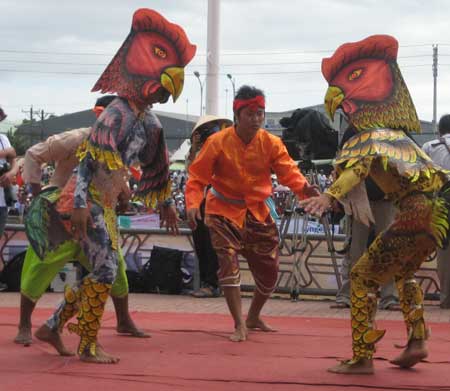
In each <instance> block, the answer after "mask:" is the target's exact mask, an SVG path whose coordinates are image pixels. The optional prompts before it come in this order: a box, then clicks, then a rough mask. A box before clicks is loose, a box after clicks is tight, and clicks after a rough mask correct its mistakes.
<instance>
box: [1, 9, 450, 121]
mask: <svg viewBox="0 0 450 391" xmlns="http://www.w3.org/2000/svg"><path fill="white" fill-rule="evenodd" d="M220 1H221V25H220V29H221V38H220V42H221V46H220V49H221V56H220V62H221V70H220V73H221V76H220V104H219V109H220V111H221V114H222V115H227V116H229V117H230V116H231V96H232V85H231V82H230V80H229V79H228V78H227V77H226V75H227V74H228V73H229V74H232V75H233V77H234V78H235V81H236V86H237V87H238V86H239V85H241V84H251V85H255V86H258V87H260V88H262V89H263V90H264V91H265V93H266V95H267V110H268V111H285V110H290V109H294V108H297V107H305V106H310V105H314V104H318V103H322V101H323V96H324V93H325V90H326V83H325V82H324V79H323V77H322V74H321V73H320V61H321V59H322V58H323V57H328V56H329V55H331V54H332V52H333V51H334V50H335V49H336V48H337V47H338V46H339V45H341V44H342V43H345V42H351V41H357V40H360V39H363V38H365V37H367V36H369V35H372V34H391V35H393V36H395V37H396V38H397V39H398V41H399V43H400V50H399V59H398V62H399V64H400V67H401V69H402V72H403V76H404V78H405V80H406V83H407V85H408V87H409V89H410V92H411V94H412V97H413V100H414V102H415V104H416V108H417V111H418V113H419V117H420V118H421V119H424V120H431V119H432V115H433V77H432V67H431V65H432V45H433V44H438V49H439V64H440V65H439V78H438V106H437V113H438V118H439V116H440V115H442V114H445V113H449V112H450V34H449V30H448V19H449V18H448V17H449V15H450V1H446V0H427V1H425V0H388V1H387V0H359V1H353V0H321V1H317V0H277V1H273V0H220ZM207 4H208V2H207V0H153V1H150V0H148V1H140V0H126V1H124V0H95V1H87V0H77V1H67V0H64V1H61V0H39V1H35V0H20V1H17V0H0V36H1V37H2V45H1V47H0V105H1V106H3V108H4V110H5V111H6V112H7V113H8V114H9V118H8V119H7V120H10V121H17V120H21V119H23V118H24V117H26V115H27V114H24V113H23V112H22V111H27V110H29V108H30V106H31V105H33V107H34V109H43V110H45V111H46V112H48V113H54V114H55V115H62V114H64V113H70V112H75V111H80V110H85V109H88V108H91V107H92V105H93V103H94V102H95V99H96V98H97V97H98V95H97V94H93V93H91V92H90V89H91V88H92V86H93V85H94V83H95V81H96V80H97V78H98V77H99V75H100V74H101V73H102V71H103V69H104V68H105V66H106V65H107V64H108V63H109V61H110V60H111V58H112V56H113V55H114V54H115V53H116V51H117V49H118V48H119V47H120V45H121V44H122V42H123V41H124V39H125V37H126V36H127V34H128V32H129V30H130V25H131V18H132V14H133V12H134V11H135V10H136V9H137V8H141V7H148V8H153V9H155V10H157V11H158V12H160V13H161V14H163V15H164V16H165V17H166V18H167V19H169V20H170V21H171V22H174V23H177V24H179V25H181V26H182V27H183V28H184V29H185V31H186V33H187V35H188V37H189V38H190V40H191V42H192V43H195V44H196V45H197V47H198V50H197V55H196V57H195V58H194V60H193V61H192V63H191V64H190V65H189V66H188V67H187V68H186V82H185V88H184V91H183V94H182V96H181V97H180V98H179V101H177V103H176V104H173V103H168V104H165V105H157V106H156V107H155V108H156V109H158V110H163V111H173V112H178V113H183V114H186V113H188V114H198V113H199V110H200V87H199V83H198V80H197V79H196V78H195V77H194V75H193V72H194V71H198V72H199V73H200V74H201V75H202V78H203V75H204V74H205V71H206V62H205V52H206V30H207Z"/></svg>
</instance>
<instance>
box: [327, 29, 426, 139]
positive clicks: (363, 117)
mask: <svg viewBox="0 0 450 391" xmlns="http://www.w3.org/2000/svg"><path fill="white" fill-rule="evenodd" d="M397 52H398V42H397V40H396V39H395V38H394V37H391V36H389V35H373V36H370V37H368V38H366V39H363V40H362V41H359V42H352V43H346V44H344V45H342V46H340V47H339V48H338V49H337V50H336V52H335V53H334V54H333V56H331V57H330V58H324V59H323V60H322V73H323V75H324V77H325V79H326V80H327V81H328V84H329V88H328V90H327V93H326V96H325V108H326V110H327V112H328V114H329V116H330V117H331V118H333V117H334V113H335V112H336V110H337V109H338V108H342V110H343V111H344V113H345V114H346V116H347V117H348V119H349V121H350V122H351V123H352V124H353V125H354V126H355V127H356V129H358V130H365V129H374V128H390V129H402V130H405V131H410V132H418V133H420V122H419V120H418V117H417V113H416V110H415V108H414V104H413V102H412V99H411V96H410V94H409V91H408V88H407V87H406V84H405V82H404V80H403V77H402V75H401V73H400V69H399V67H398V64H397Z"/></svg>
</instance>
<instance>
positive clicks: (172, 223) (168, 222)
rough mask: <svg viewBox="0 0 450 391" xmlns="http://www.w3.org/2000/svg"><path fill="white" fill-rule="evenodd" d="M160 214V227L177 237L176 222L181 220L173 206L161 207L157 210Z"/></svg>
mask: <svg viewBox="0 0 450 391" xmlns="http://www.w3.org/2000/svg"><path fill="white" fill-rule="evenodd" d="M159 213H160V220H161V222H160V227H164V226H165V227H166V230H167V231H170V232H172V233H173V234H174V235H178V234H179V233H180V232H179V230H178V222H179V221H181V219H180V218H179V217H178V215H177V209H176V208H175V205H168V206H161V207H160V209H159Z"/></svg>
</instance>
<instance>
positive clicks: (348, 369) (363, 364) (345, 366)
mask: <svg viewBox="0 0 450 391" xmlns="http://www.w3.org/2000/svg"><path fill="white" fill-rule="evenodd" d="M328 372H331V373H339V374H342V375H373V373H374V369H373V361H372V360H369V359H367V358H361V359H359V360H358V361H357V362H352V361H351V360H349V361H343V362H341V363H340V364H338V365H336V366H334V367H331V368H328Z"/></svg>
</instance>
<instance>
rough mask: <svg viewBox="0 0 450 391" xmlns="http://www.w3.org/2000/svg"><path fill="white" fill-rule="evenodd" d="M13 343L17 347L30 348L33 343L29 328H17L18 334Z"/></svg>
mask: <svg viewBox="0 0 450 391" xmlns="http://www.w3.org/2000/svg"><path fill="white" fill-rule="evenodd" d="M14 342H15V343H17V344H19V345H24V346H30V345H31V343H32V342H33V339H32V337H31V326H30V327H28V326H26V327H19V332H18V333H17V335H16V338H14Z"/></svg>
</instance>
